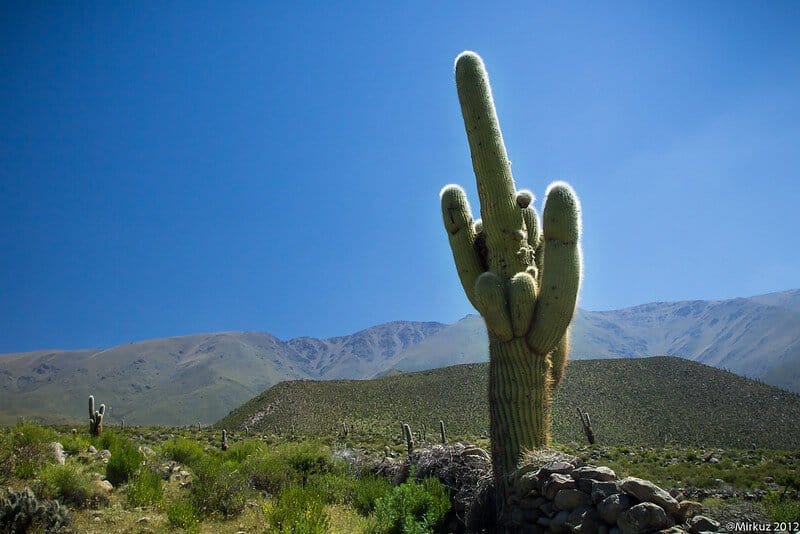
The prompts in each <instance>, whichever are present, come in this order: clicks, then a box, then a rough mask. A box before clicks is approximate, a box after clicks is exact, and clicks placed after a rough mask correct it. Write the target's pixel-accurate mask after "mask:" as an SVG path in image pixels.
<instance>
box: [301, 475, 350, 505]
mask: <svg viewBox="0 0 800 534" xmlns="http://www.w3.org/2000/svg"><path fill="white" fill-rule="evenodd" d="M357 483H358V481H357V480H356V479H355V478H353V477H350V476H348V475H344V474H341V473H323V474H321V475H313V476H311V477H310V478H309V479H308V484H307V486H311V487H312V488H314V489H315V490H316V491H317V492H318V493H319V494H320V496H321V497H322V499H323V500H324V501H325V502H326V503H327V504H345V503H349V502H351V501H352V500H353V493H354V491H355V486H356V484H357Z"/></svg>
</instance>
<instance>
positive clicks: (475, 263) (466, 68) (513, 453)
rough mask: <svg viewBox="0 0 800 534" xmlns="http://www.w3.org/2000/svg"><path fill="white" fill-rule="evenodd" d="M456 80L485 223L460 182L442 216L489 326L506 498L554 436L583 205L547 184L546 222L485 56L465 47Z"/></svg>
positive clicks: (500, 489)
mask: <svg viewBox="0 0 800 534" xmlns="http://www.w3.org/2000/svg"><path fill="white" fill-rule="evenodd" d="M455 77H456V86H457V88H458V97H459V101H460V103H461V112H462V115H463V117H464V126H465V127H466V131H467V138H468V140H469V147H470V152H471V154H472V166H473V169H474V171H475V177H476V179H477V184H478V195H479V197H480V204H481V205H480V211H481V219H480V220H478V221H473V219H472V213H471V211H470V207H469V203H468V202H467V197H466V194H465V192H464V190H463V189H462V188H461V187H459V186H457V185H448V186H446V187H445V188H444V189H442V192H441V201H442V216H443V219H444V225H445V228H446V230H447V233H448V237H449V239H450V247H451V248H452V251H453V257H454V259H455V264H456V270H457V271H458V275H459V277H460V279H461V284H462V285H463V287H464V291H465V292H466V294H467V298H468V299H469V300H470V302H471V303H472V305H473V306H475V308H476V309H477V310H478V311H479V312H480V314H481V315H482V316H483V318H484V320H485V321H486V327H487V330H488V332H489V358H490V359H489V410H490V425H491V442H492V464H493V469H494V474H495V487H496V489H497V497H498V498H499V499H504V496H505V495H506V493H507V490H508V487H507V486H508V475H509V474H510V473H511V472H513V471H514V470H515V469H516V467H517V462H518V461H519V458H520V455H521V454H522V453H523V452H524V451H525V450H527V449H534V448H537V447H542V446H545V445H547V443H548V440H549V431H550V403H551V393H552V389H553V387H554V386H556V385H558V383H559V382H560V380H561V377H562V376H563V373H564V367H565V365H566V362H567V357H568V353H569V342H568V337H569V332H568V327H569V324H570V322H571V321H572V316H573V314H574V312H575V303H576V299H577V295H578V288H579V286H580V280H581V249H580V244H579V240H580V231H581V222H580V204H579V202H578V198H577V196H576V195H575V192H574V191H573V190H572V188H571V187H570V186H569V185H568V184H566V183H564V182H556V183H553V184H551V185H550V186H549V187H548V189H547V195H546V200H545V204H544V215H543V224H542V225H541V226H540V224H539V217H538V214H537V213H536V210H535V209H534V208H533V206H532V202H533V195H532V194H531V193H530V192H529V191H524V190H523V191H517V190H516V186H515V184H514V178H513V176H512V174H511V163H510V161H509V160H508V155H507V154H506V149H505V145H504V144H503V136H502V134H501V132H500V124H499V122H498V120H497V114H496V113H495V108H494V102H493V100H492V92H491V88H490V86H489V77H488V75H487V73H486V69H485V68H484V65H483V61H482V60H481V58H480V57H479V56H478V55H477V54H475V53H473V52H464V53H462V54H461V55H459V56H458V58H457V59H456V65H455ZM540 228H541V230H540ZM498 505H500V503H499V502H498ZM500 506H502V505H500Z"/></svg>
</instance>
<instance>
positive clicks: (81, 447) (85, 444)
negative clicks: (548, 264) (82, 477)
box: [59, 434, 92, 455]
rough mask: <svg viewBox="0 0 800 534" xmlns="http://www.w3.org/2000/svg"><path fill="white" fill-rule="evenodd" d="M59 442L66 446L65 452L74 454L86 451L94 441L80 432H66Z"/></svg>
mask: <svg viewBox="0 0 800 534" xmlns="http://www.w3.org/2000/svg"><path fill="white" fill-rule="evenodd" d="M59 443H61V445H62V446H63V447H64V452H66V453H68V454H71V455H74V454H79V453H81V452H86V450H87V449H88V448H89V445H91V444H92V442H91V441H90V440H89V438H87V437H85V436H81V435H79V434H75V435H73V434H64V435H62V436H61V438H60V440H59Z"/></svg>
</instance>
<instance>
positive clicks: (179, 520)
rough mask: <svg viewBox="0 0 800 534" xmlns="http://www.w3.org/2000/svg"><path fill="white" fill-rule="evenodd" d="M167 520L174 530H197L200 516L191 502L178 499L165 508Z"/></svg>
mask: <svg viewBox="0 0 800 534" xmlns="http://www.w3.org/2000/svg"><path fill="white" fill-rule="evenodd" d="M167 520H168V521H169V524H170V525H172V526H173V527H176V528H182V529H184V530H188V531H190V532H191V531H195V530H198V529H199V525H200V516H199V514H198V513H197V509H196V508H195V507H194V504H193V503H192V501H189V500H186V499H180V500H177V501H173V502H171V503H170V504H169V506H167Z"/></svg>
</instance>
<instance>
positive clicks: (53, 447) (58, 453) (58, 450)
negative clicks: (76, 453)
mask: <svg viewBox="0 0 800 534" xmlns="http://www.w3.org/2000/svg"><path fill="white" fill-rule="evenodd" d="M50 453H51V454H52V456H53V460H55V462H56V463H57V464H59V465H64V463H65V462H66V461H67V455H66V453H65V452H64V446H63V445H62V444H60V443H59V442H57V441H54V442H52V443H51V444H50Z"/></svg>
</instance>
